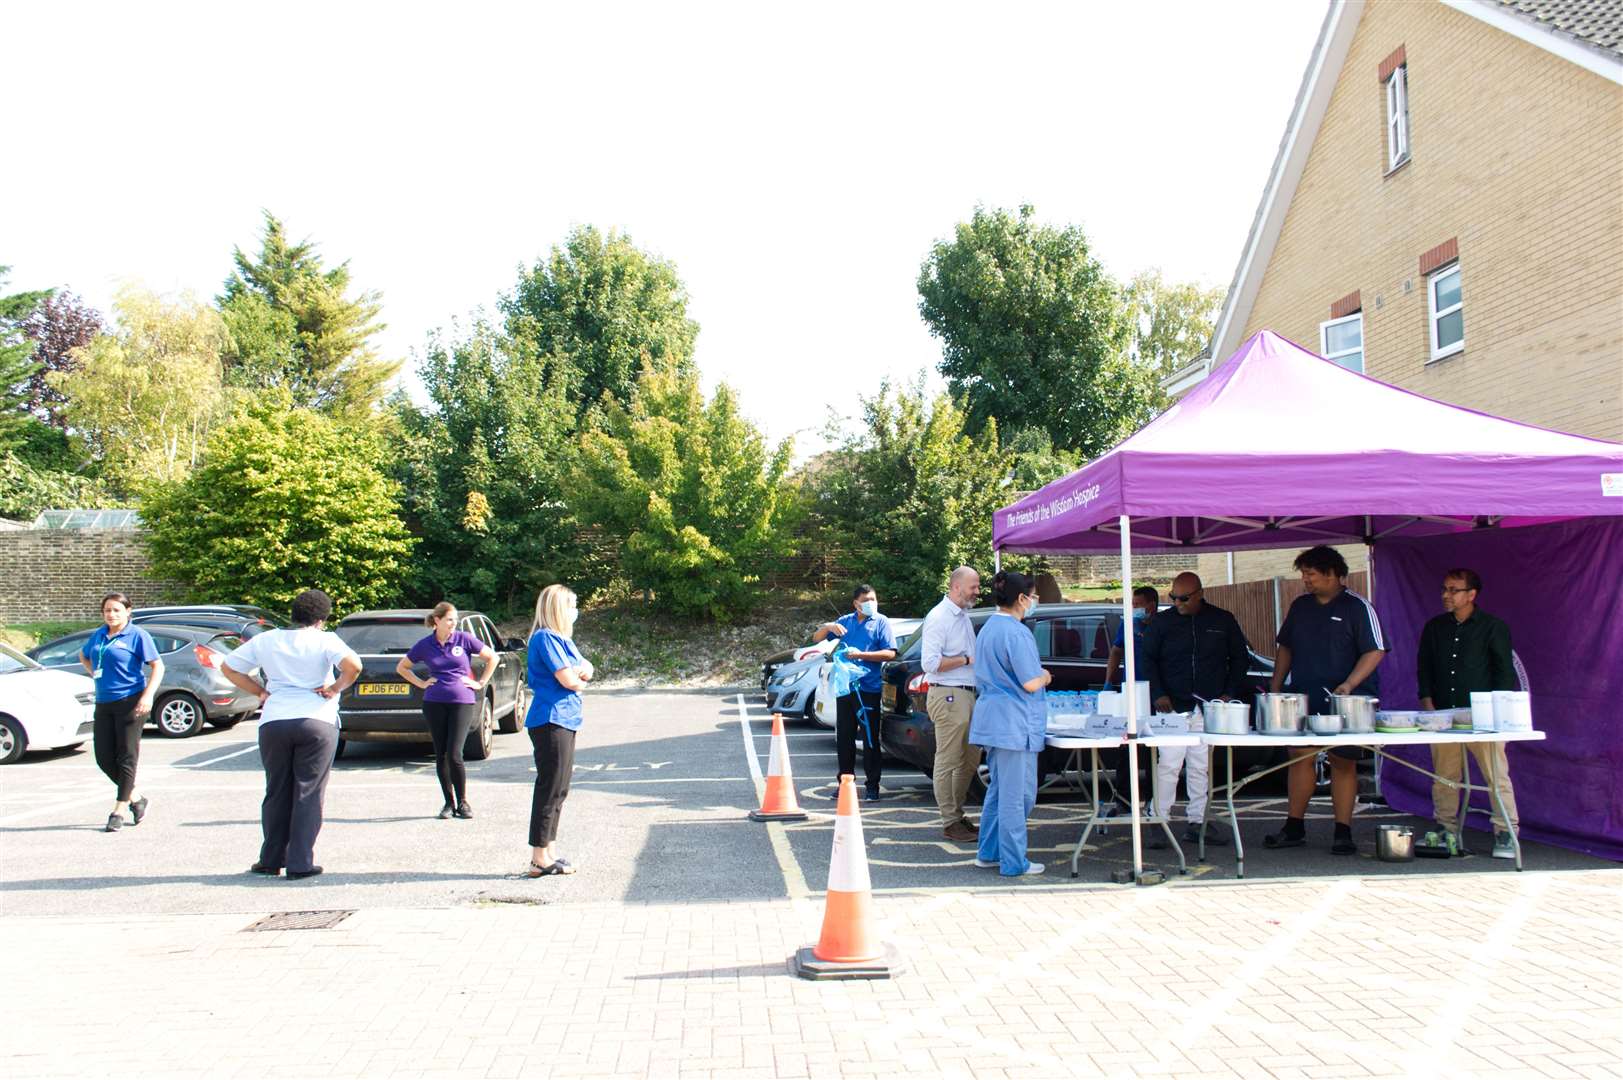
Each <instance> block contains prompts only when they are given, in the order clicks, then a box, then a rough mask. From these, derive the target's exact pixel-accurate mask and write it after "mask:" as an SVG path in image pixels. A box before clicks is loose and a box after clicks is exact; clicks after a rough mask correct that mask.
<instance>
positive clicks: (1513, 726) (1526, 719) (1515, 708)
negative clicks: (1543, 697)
mask: <svg viewBox="0 0 1623 1080" xmlns="http://www.w3.org/2000/svg"><path fill="white" fill-rule="evenodd" d="M1473 696H1475V695H1473ZM1472 723H1473V725H1474V724H1475V721H1474V719H1473V721H1472ZM1493 726H1494V729H1495V730H1497V731H1532V730H1533V699H1532V695H1530V694H1529V693H1528V692H1527V691H1526V690H1495V691H1494V692H1493Z"/></svg>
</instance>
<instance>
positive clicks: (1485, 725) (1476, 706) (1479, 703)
mask: <svg viewBox="0 0 1623 1080" xmlns="http://www.w3.org/2000/svg"><path fill="white" fill-rule="evenodd" d="M1493 711H1494V710H1493V692H1492V691H1485V692H1484V691H1476V692H1473V693H1472V694H1471V730H1472V731H1492V730H1493Z"/></svg>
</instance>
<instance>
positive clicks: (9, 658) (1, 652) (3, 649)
mask: <svg viewBox="0 0 1623 1080" xmlns="http://www.w3.org/2000/svg"><path fill="white" fill-rule="evenodd" d="M38 667H39V665H38V664H36V663H35V662H34V661H32V660H30V659H29V658H28V657H26V656H24V655H23V654H22V653H20V652H18V651H17V650H16V649H13V648H12V647H11V646H10V645H6V644H3V643H0V675H10V674H11V673H12V672H14V671H34V670H36V669H37V668H38Z"/></svg>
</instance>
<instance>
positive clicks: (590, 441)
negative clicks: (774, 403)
mask: <svg viewBox="0 0 1623 1080" xmlns="http://www.w3.org/2000/svg"><path fill="white" fill-rule="evenodd" d="M580 449H581V454H580V458H581V467H580V469H579V472H578V479H577V481H576V483H575V485H574V487H573V491H572V496H571V498H572V502H573V504H574V505H575V506H576V507H577V510H578V513H579V515H580V517H581V518H582V519H583V520H585V521H588V522H591V523H593V524H595V525H599V526H601V527H603V528H604V529H606V530H608V531H609V532H610V533H612V534H613V535H615V536H618V537H621V538H622V539H623V541H624V546H623V547H622V549H621V553H620V565H621V569H622V571H623V572H624V574H625V576H626V577H627V578H628V579H629V581H630V583H631V584H632V585H633V586H634V587H637V588H643V589H649V590H652V591H653V593H654V599H655V602H656V603H657V604H658V606H660V607H662V608H663V609H665V610H667V611H670V612H672V613H674V614H678V615H686V616H700V617H708V618H712V619H726V618H730V617H732V616H735V615H739V614H742V613H744V612H746V611H748V610H749V608H750V607H751V606H752V605H753V604H754V602H755V600H756V595H755V587H756V584H757V582H758V581H759V577H760V570H761V569H762V568H763V566H764V565H765V564H766V562H767V561H768V560H769V559H770V558H772V557H773V556H774V555H778V554H781V553H782V552H783V550H784V549H785V546H786V529H785V525H786V524H787V521H788V518H787V513H786V512H787V511H788V510H789V509H790V507H791V505H792V495H791V494H790V492H789V491H788V490H787V488H786V485H785V480H784V477H785V475H786V473H787V471H788V468H789V456H790V449H791V447H790V443H789V442H788V441H787V440H786V441H784V442H783V443H781V444H779V445H778V447H777V448H776V449H772V448H770V447H769V446H768V445H767V442H766V439H765V437H764V436H762V434H761V433H760V431H758V430H757V429H756V428H755V427H754V426H753V425H751V424H750V423H749V421H747V420H745V419H744V418H743V417H742V416H741V415H740V414H739V411H738V402H737V399H736V398H735V397H734V395H733V392H732V391H731V390H730V389H729V388H728V387H726V386H725V385H723V386H721V387H718V388H717V390H716V392H715V394H713V395H712V396H711V398H710V400H709V402H706V401H705V400H704V395H703V394H702V393H701V392H700V389H699V379H698V376H697V374H695V373H693V372H691V371H680V370H676V369H673V368H671V367H669V366H667V367H664V368H655V367H653V366H652V365H649V366H645V367H644V368H643V371H642V374H641V376H640V377H639V378H638V380H637V383H636V386H635V388H634V389H633V392H632V395H631V401H630V402H629V403H628V404H621V403H620V402H619V401H617V400H615V399H614V398H612V397H606V398H604V400H603V401H602V402H601V403H600V405H599V406H598V408H597V409H596V410H594V412H593V414H592V417H591V420H590V424H589V427H588V429H587V430H586V432H585V433H584V434H583V435H582V436H581V446H580Z"/></svg>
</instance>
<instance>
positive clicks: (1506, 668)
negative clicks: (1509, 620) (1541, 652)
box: [1415, 567, 1520, 859]
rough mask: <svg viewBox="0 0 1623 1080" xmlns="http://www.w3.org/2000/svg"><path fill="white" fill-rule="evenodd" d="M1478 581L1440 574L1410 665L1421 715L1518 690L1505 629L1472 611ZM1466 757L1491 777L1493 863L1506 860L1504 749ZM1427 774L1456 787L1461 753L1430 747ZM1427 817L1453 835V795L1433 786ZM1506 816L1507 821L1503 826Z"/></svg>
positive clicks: (1511, 812) (1509, 812)
mask: <svg viewBox="0 0 1623 1080" xmlns="http://www.w3.org/2000/svg"><path fill="white" fill-rule="evenodd" d="M1481 591H1482V579H1481V578H1480V577H1478V576H1477V573H1476V571H1475V570H1467V569H1465V568H1463V567H1462V568H1460V569H1457V570H1450V571H1449V572H1448V573H1447V574H1445V575H1443V613H1442V614H1441V615H1439V616H1437V617H1436V618H1434V619H1432V620H1431V621H1430V622H1428V623H1426V627H1425V629H1424V630H1422V631H1421V632H1420V655H1419V658H1418V660H1417V662H1416V665H1415V677H1416V682H1417V683H1418V684H1419V690H1420V707H1421V708H1422V709H1466V708H1470V706H1471V692H1472V691H1473V690H1474V691H1477V692H1479V693H1480V692H1482V691H1486V690H1515V689H1517V688H1518V687H1519V686H1520V680H1518V679H1517V677H1516V662H1515V660H1514V659H1513V658H1512V656H1511V652H1510V627H1508V626H1506V625H1505V624H1504V622H1503V620H1500V619H1496V618H1494V617H1493V616H1492V615H1489V614H1488V613H1487V612H1486V611H1483V610H1482V609H1481V608H1479V607H1477V606H1476V598H1477V595H1478V594H1479V593H1480V592H1481ZM1469 745H1470V747H1471V756H1472V757H1474V758H1476V763H1477V767H1478V768H1479V769H1481V770H1482V775H1483V777H1484V778H1486V777H1490V776H1491V777H1493V779H1494V786H1495V787H1496V788H1497V789H1498V793H1499V802H1500V804H1501V805H1503V806H1504V809H1505V813H1504V815H1503V816H1501V815H1500V814H1499V812H1498V811H1497V810H1495V812H1494V815H1493V820H1494V830H1493V856H1494V858H1496V859H1513V858H1515V857H1516V853H1515V850H1514V848H1513V846H1512V844H1511V842H1510V833H1511V831H1512V830H1514V829H1515V828H1516V827H1517V824H1518V822H1517V817H1516V794H1515V792H1514V791H1512V790H1511V786H1510V760H1509V759H1508V758H1507V757H1506V756H1505V744H1504V743H1471V744H1469ZM1431 768H1432V771H1433V772H1435V773H1436V774H1437V775H1438V776H1446V777H1448V778H1449V779H1451V780H1458V779H1459V778H1460V777H1461V776H1462V775H1463V774H1464V773H1465V747H1463V746H1460V745H1458V744H1452V745H1451V744H1449V743H1434V744H1433V745H1432V748H1431ZM1431 805H1432V812H1433V814H1434V815H1435V817H1436V818H1437V824H1438V826H1439V827H1441V828H1443V829H1446V830H1448V831H1449V832H1451V833H1452V832H1453V831H1454V829H1455V827H1456V826H1457V825H1458V824H1459V814H1460V793H1459V790H1458V789H1457V788H1454V787H1451V786H1450V785H1448V784H1446V783H1443V782H1442V781H1440V780H1438V781H1433V782H1432V785H1431ZM1506 817H1508V818H1509V820H1508V821H1507V820H1506Z"/></svg>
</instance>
